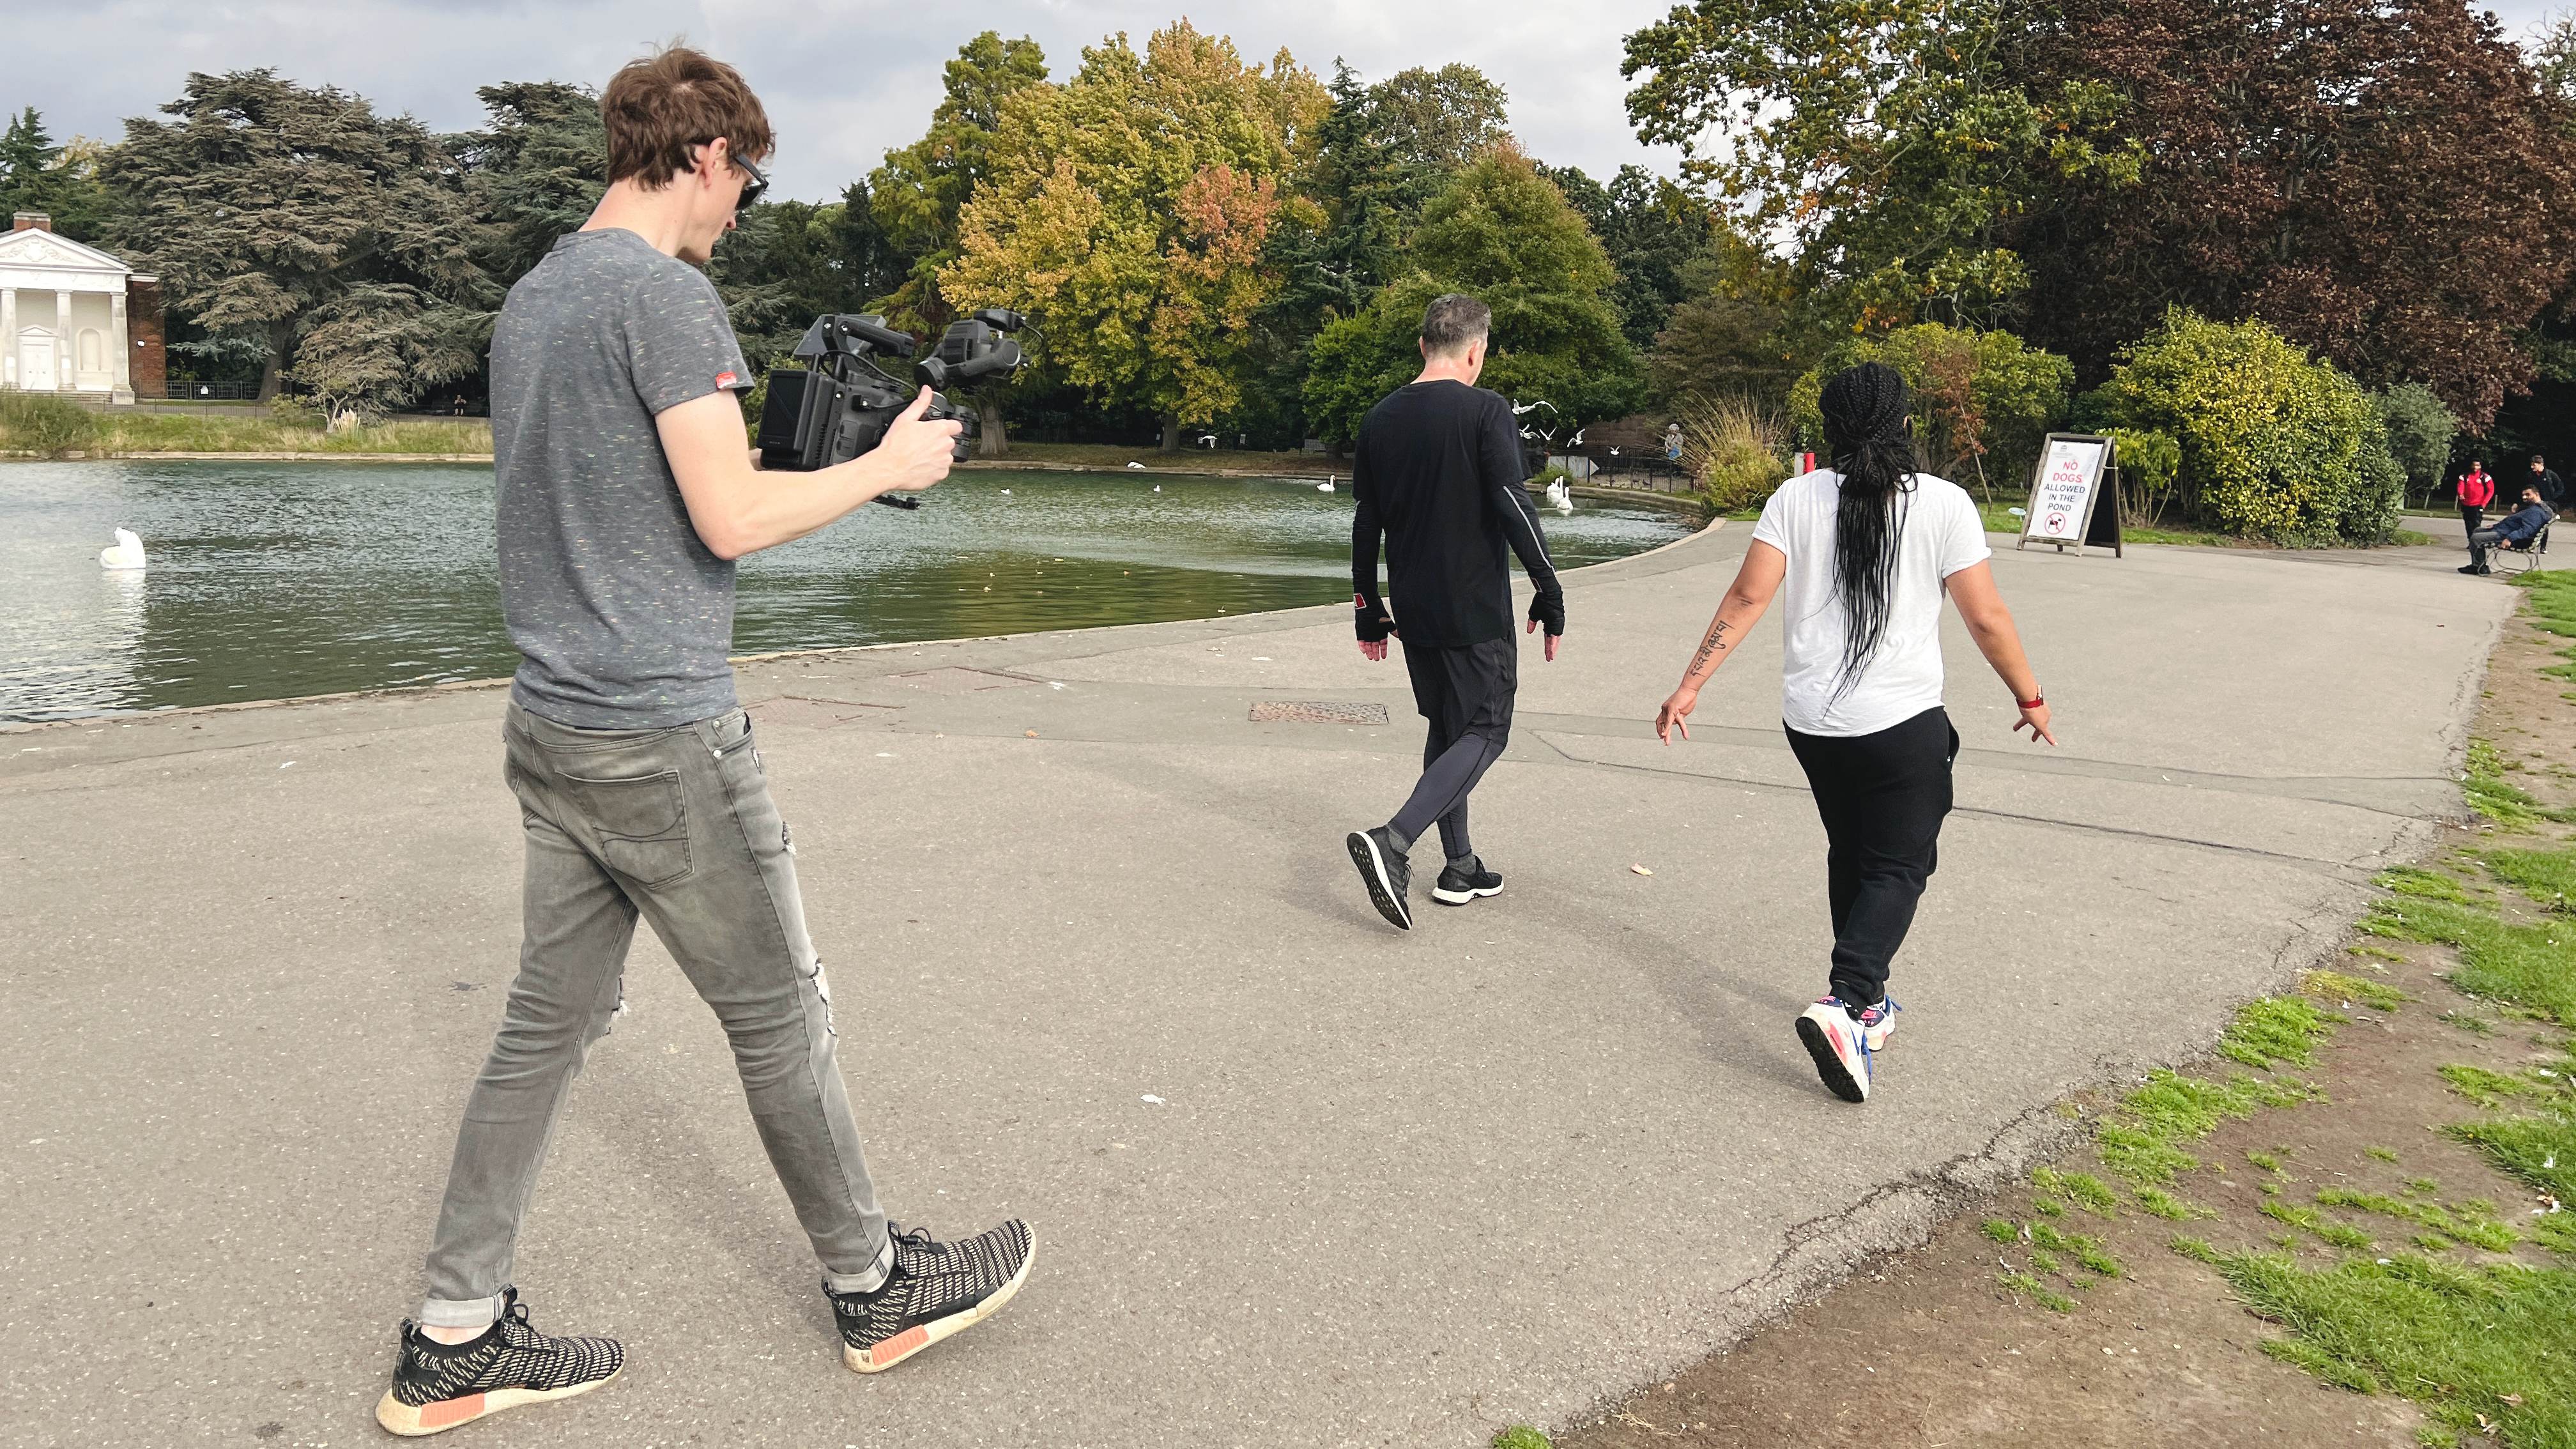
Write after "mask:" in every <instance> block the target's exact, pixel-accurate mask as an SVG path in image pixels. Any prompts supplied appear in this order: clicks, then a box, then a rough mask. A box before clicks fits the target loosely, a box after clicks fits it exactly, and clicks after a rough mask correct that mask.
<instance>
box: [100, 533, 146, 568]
mask: <svg viewBox="0 0 2576 1449" xmlns="http://www.w3.org/2000/svg"><path fill="white" fill-rule="evenodd" d="M98 566H99V567H100V568H103V569H139V568H143V567H145V566H146V564H145V561H144V558H143V540H141V539H139V538H136V537H135V536H134V530H132V529H130V528H120V529H118V530H117V531H116V547H114V548H103V549H100V550H99V551H98Z"/></svg>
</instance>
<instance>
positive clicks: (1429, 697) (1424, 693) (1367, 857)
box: [1344, 292, 1565, 931]
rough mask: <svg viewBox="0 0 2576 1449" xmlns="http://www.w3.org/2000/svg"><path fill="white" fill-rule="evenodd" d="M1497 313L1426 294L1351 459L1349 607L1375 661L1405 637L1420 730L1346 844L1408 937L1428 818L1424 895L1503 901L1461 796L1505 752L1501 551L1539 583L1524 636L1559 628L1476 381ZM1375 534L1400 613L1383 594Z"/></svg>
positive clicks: (1506, 654) (1508, 428)
mask: <svg viewBox="0 0 2576 1449" xmlns="http://www.w3.org/2000/svg"><path fill="white" fill-rule="evenodd" d="M1493 320H1494V314H1493V312H1492V311H1491V310H1490V309H1489V308H1487V307H1486V306H1485V304H1484V303H1482V302H1479V301H1477V300H1476V299H1475V298H1473V297H1467V296H1462V295H1460V294H1458V293H1455V292H1452V293H1450V294H1448V295H1446V296H1443V297H1438V298H1435V299H1433V301H1432V303H1431V305H1430V306H1429V307H1428V308H1426V309H1425V310H1424V312H1423V314H1422V342H1421V347H1422V373H1421V375H1420V376H1418V377H1416V378H1415V379H1414V380H1413V381H1412V382H1411V383H1409V384H1407V385H1406V386H1404V387H1401V388H1398V389H1397V390H1396V391H1394V392H1393V393H1390V394H1388V395H1387V397H1386V399H1385V400H1384V401H1382V402H1380V403H1379V404H1378V405H1377V406H1376V407H1374V408H1371V409H1369V414H1368V417H1367V418H1365V419H1364V420H1362V421H1361V423H1360V427H1359V437H1358V439H1357V440H1356V445H1355V447H1354V449H1353V452H1352V462H1351V493H1352V496H1353V497H1354V499H1355V500H1356V501H1357V503H1358V510H1357V512H1356V514H1355V515H1354V517H1353V520H1352V523H1351V580H1352V583H1353V585H1354V586H1355V590H1356V591H1355V592H1354V594H1353V596H1352V600H1351V602H1352V604H1353V605H1354V606H1355V608H1356V609H1357V611H1358V613H1357V621H1356V622H1357V624H1358V629H1359V641H1360V653H1362V654H1363V655H1366V656H1367V657H1368V658H1370V659H1371V660H1382V659H1384V658H1386V641H1387V639H1388V637H1389V636H1390V635H1393V636H1397V637H1400V638H1401V639H1402V640H1403V641H1404V667H1405V672H1406V673H1408V674H1410V675H1411V676H1412V678H1413V702H1414V707H1415V708H1416V709H1417V710H1419V711H1420V712H1421V715H1422V717H1423V718H1424V719H1425V720H1427V721H1429V722H1430V738H1429V740H1428V741H1427V742H1426V743H1425V744H1424V746H1423V750H1422V778H1421V780H1420V781H1419V782H1418V783H1416V784H1415V785H1414V787H1413V795H1412V798H1410V799H1408V800H1406V801H1405V803H1404V808H1403V809H1401V810H1398V811H1397V812H1396V813H1395V817H1394V818H1393V819H1391V820H1389V821H1387V823H1386V824H1384V825H1381V826H1378V827H1376V828H1375V829H1371V830H1355V831H1352V832H1351V834H1350V836H1349V838H1348V839H1347V840H1346V841H1345V842H1344V844H1345V846H1346V847H1347V848H1348V849H1349V851H1350V854H1351V863H1352V864H1353V865H1355V866H1357V867H1359V872H1360V883H1361V885H1362V886H1363V887H1365V888H1366V889H1367V891H1368V896H1369V902H1370V904H1372V905H1374V906H1376V907H1377V911H1378V914H1379V915H1381V916H1384V917H1386V919H1387V923H1388V924H1390V925H1392V926H1395V927H1397V928H1398V929H1400V930H1407V931H1409V930H1412V929H1413V905H1412V902H1411V900H1410V899H1409V898H1408V896H1409V892H1410V889H1411V884H1412V879H1413V868H1412V865H1411V863H1410V861H1409V860H1408V859H1407V856H1408V853H1409V852H1410V851H1411V850H1412V849H1413V843H1414V841H1416V840H1418V839H1420V838H1421V837H1422V835H1423V834H1424V833H1425V832H1427V831H1428V830H1430V828H1431V826H1432V823H1433V822H1434V821H1437V822H1438V823H1439V826H1440V844H1441V849H1442V851H1443V853H1444V854H1445V856H1446V859H1447V865H1446V868H1445V869H1443V870H1442V871H1441V873H1440V879H1439V881H1438V882H1437V883H1436V884H1435V885H1434V886H1433V888H1432V891H1431V898H1432V899H1433V900H1436V901H1439V902H1440V903H1441V904H1443V905H1452V906H1463V905H1465V904H1467V903H1468V902H1470V901H1473V900H1476V899H1478V898H1479V897H1482V896H1491V895H1500V894H1501V893H1502V889H1503V878H1502V877H1501V876H1500V875H1498V874H1496V873H1495V872H1493V871H1490V870H1487V869H1485V865H1484V862H1483V861H1481V860H1479V859H1478V858H1477V856H1476V850H1475V847H1474V846H1473V845H1472V844H1470V843H1469V841H1468V838H1467V795H1468V792H1470V791H1472V790H1474V789H1475V788H1476V782H1477V781H1479V780H1481V779H1483V778H1484V776H1485V771H1486V770H1487V769H1489V768H1491V767H1492V765H1493V763H1494V761H1496V760H1498V759H1500V758H1502V753H1503V746H1504V744H1505V743H1506V742H1507V741H1508V740H1509V739H1510V736H1511V728H1512V699H1513V696H1514V695H1515V694H1516V693H1517V692H1518V690H1519V687H1520V641H1519V640H1517V639H1515V638H1513V637H1512V576H1511V567H1510V564H1509V563H1508V562H1507V561H1506V560H1505V558H1504V554H1503V550H1504V548H1505V547H1506V546H1508V547H1509V548H1510V549H1511V551H1512V552H1514V553H1517V554H1519V555H1520V560H1521V568H1522V569H1523V570H1524V571H1526V572H1527V573H1528V574H1529V577H1530V583H1531V585H1532V586H1533V587H1534V588H1536V590H1537V594H1536V596H1535V597H1533V598H1532V599H1531V600H1530V606H1529V626H1528V627H1529V629H1536V628H1538V627H1539V625H1541V624H1545V625H1546V626H1547V657H1548V658H1549V659H1551V660H1552V659H1554V658H1556V641H1557V639H1558V638H1559V637H1560V636H1561V635H1563V634H1564V633H1565V590H1564V589H1563V588H1561V587H1560V586H1559V585H1558V584H1557V581H1556V566H1555V565H1554V564H1553V563H1552V562H1550V560H1549V559H1548V556H1547V538H1546V535H1544V534H1542V533H1541V532H1540V531H1539V526H1538V510H1537V509H1536V508H1535V507H1533V506H1531V504H1530V500H1529V490H1528V489H1526V488H1523V487H1522V486H1521V483H1522V481H1523V479H1524V478H1526V477H1527V476H1528V475H1527V469H1526V468H1525V467H1524V466H1523V463H1522V458H1521V441H1520V429H1519V428H1518V427H1517V426H1516V425H1515V424H1514V423H1513V421H1512V405H1511V404H1510V403H1509V402H1506V401H1504V399H1503V397H1502V396H1501V394H1499V393H1493V392H1488V391H1486V390H1485V389H1483V388H1480V387H1478V386H1476V378H1477V377H1478V376H1479V375H1480V374H1482V373H1483V371H1484V369H1485V348H1486V343H1487V340H1488V339H1487V334H1488V332H1489V331H1490V330H1491V328H1492V326H1493ZM1381 537H1383V539H1384V541H1385V547H1386V577H1387V583H1388V584H1389V586H1390V588H1389V590H1388V592H1390V593H1392V594H1393V595H1394V596H1395V597H1396V599H1398V600H1399V601H1400V604H1399V607H1400V608H1401V609H1402V611H1403V612H1402V616H1401V618H1400V619H1398V618H1396V617H1394V616H1391V615H1390V614H1389V613H1388V610H1387V605H1386V600H1385V597H1384V596H1383V595H1381V594H1380V593H1379V591H1378V572H1377V570H1378V546H1379V540H1380V539H1381ZM1524 632H1526V631H1524Z"/></svg>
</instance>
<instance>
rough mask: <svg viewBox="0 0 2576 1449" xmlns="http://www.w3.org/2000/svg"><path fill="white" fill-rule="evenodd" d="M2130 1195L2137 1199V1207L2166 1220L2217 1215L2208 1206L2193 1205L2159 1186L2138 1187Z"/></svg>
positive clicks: (2177, 1220) (2177, 1221) (2174, 1220)
mask: <svg viewBox="0 0 2576 1449" xmlns="http://www.w3.org/2000/svg"><path fill="white" fill-rule="evenodd" d="M2131 1196H2133V1197H2135V1198H2136V1199H2137V1200H2138V1206H2139V1207H2141V1208H2143V1209H2145V1210H2146V1211H2148V1212H2150V1213H2153V1214H2155V1215H2156V1216H2157V1217H2160V1218H2163V1219H2165V1220H2166V1221H2168V1222H2176V1223H2179V1222H2184V1221H2188V1220H2189V1219H2192V1218H2213V1217H2216V1216H2218V1214H2216V1213H2214V1212H2212V1211H2210V1210H2209V1209H2208V1208H2205V1207H2195V1206H2193V1205H2192V1204H2190V1203H2187V1202H2184V1201H2183V1200H2182V1199H2181V1198H2178V1197H2176V1196H2174V1195H2173V1194H2172V1193H2169V1192H2167V1191H2165V1190H2164V1189H2163V1188H2160V1187H2142V1188H2138V1189H2136V1190H2135V1191H2134V1192H2133V1193H2131Z"/></svg>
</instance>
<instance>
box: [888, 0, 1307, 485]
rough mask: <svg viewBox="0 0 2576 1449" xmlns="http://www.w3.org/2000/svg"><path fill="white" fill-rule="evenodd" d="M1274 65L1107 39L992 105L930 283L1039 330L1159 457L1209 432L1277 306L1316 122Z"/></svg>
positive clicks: (1198, 40)
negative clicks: (1267, 256) (983, 141)
mask: <svg viewBox="0 0 2576 1449" xmlns="http://www.w3.org/2000/svg"><path fill="white" fill-rule="evenodd" d="M1329 104H1330V103H1329V100H1328V98H1327V97H1326V95H1325V93H1324V89H1323V87H1322V86H1321V85H1319V84H1317V83H1316V81H1315V78H1314V77H1313V76H1312V75H1311V74H1309V73H1307V72H1306V71H1305V70H1304V69H1302V68H1300V67H1299V66H1298V65H1297V64H1296V62H1295V61H1294V60H1293V59H1292V58H1291V57H1290V56H1289V55H1288V53H1287V52H1286V51H1284V50H1283V51H1281V52H1280V53H1279V54H1278V56H1277V57H1276V58H1275V59H1274V60H1273V61H1272V62H1271V65H1270V67H1269V69H1268V70H1266V71H1265V70H1264V69H1262V68H1261V67H1259V66H1250V65H1246V64H1244V63H1243V61H1242V59H1241V58H1240V57H1239V56H1238V55H1237V54H1236V52H1235V49H1234V45H1233V43H1232V42H1231V41H1228V40H1226V39H1224V38H1222V37H1218V36H1208V35H1202V34H1201V33H1199V32H1198V31H1197V30H1195V29H1193V28H1191V26H1190V25H1189V23H1188V22H1187V21H1182V22H1179V23H1176V24H1174V25H1172V26H1170V27H1169V28H1167V29H1164V30H1161V31H1158V32H1156V33H1155V34H1154V36H1153V37H1152V39H1151V40H1149V41H1148V42H1147V44H1146V49H1145V53H1144V54H1143V55H1142V56H1139V55H1137V54H1136V52H1135V51H1133V50H1131V49H1129V47H1128V45H1127V40H1126V37H1125V36H1123V35H1121V36H1117V37H1115V38H1113V39H1111V40H1109V41H1107V42H1104V43H1103V44H1101V45H1099V46H1095V47H1089V48H1086V49H1085V50H1084V51H1083V53H1082V67H1081V69H1080V70H1079V71H1078V72H1077V73H1076V74H1075V75H1074V77H1073V78H1072V80H1071V81H1069V82H1068V83H1067V84H1065V85H1062V86H1055V85H1043V84H1034V85H1028V86H1024V87H1021V88H1020V89H1019V90H1017V91H1016V92H1014V93H1013V94H1012V95H1010V96H1009V97H1007V98H1006V99H1005V100H1004V101H1003V103H1002V108H1001V116H1000V123H999V125H998V126H997V128H996V129H995V131H994V133H993V138H992V142H991V149H990V152H989V159H988V161H987V165H988V166H989V168H990V169H989V171H988V173H987V175H986V178H985V181H984V183H983V184H982V185H980V186H978V187H977V188H976V191H975V195H974V197H973V199H972V200H970V201H969V202H968V203H967V204H966V206H965V208H964V210H963V211H962V212H961V214H960V228H961V231H960V247H959V250H960V255H959V258H958V260H957V261H955V262H954V263H952V264H950V265H949V266H948V267H946V268H944V269H942V270H941V271H940V273H939V276H938V280H939V288H940V292H941V294H942V295H943V296H945V297H947V298H948V299H950V301H951V303H952V305H955V306H959V307H961V308H962V307H967V306H975V307H985V306H1008V307H1014V308H1017V309H1019V310H1022V311H1026V312H1030V313H1033V314H1035V315H1036V316H1037V318H1038V319H1039V322H1040V324H1041V326H1042V327H1043V329H1044V331H1043V338H1042V342H1041V353H1040V355H1041V357H1042V359H1043V360H1044V361H1045V362H1046V363H1047V364H1048V365H1049V366H1050V367H1051V368H1054V369H1057V370H1059V371H1060V373H1061V375H1062V376H1063V377H1064V379H1065V380H1066V381H1068V382H1070V383H1072V384H1073V385H1075V386H1077V387H1080V388H1081V389H1083V390H1084V392H1085V393H1086V394H1088V395H1089V396H1090V397H1091V398H1092V399H1093V400H1094V401H1095V402H1097V403H1100V404H1104V405H1107V406H1113V407H1117V406H1141V407H1146V408H1150V409H1151V410H1153V411H1154V412H1155V413H1157V414H1158V415H1160V416H1161V418H1162V419H1163V446H1164V447H1165V448H1166V449H1172V448H1177V447H1178V446H1179V443H1180V429H1181V425H1182V424H1184V423H1200V424H1213V423H1218V422H1221V421H1222V420H1223V419H1224V418H1225V417H1226V416H1227V415H1228V414H1230V413H1232V412H1233V411H1234V410H1235V409H1236V408H1237V407H1238V406H1239V405H1240V404H1241V403H1242V401H1243V392H1244V387H1245V385H1246V383H1247V382H1248V381H1250V380H1251V378H1252V377H1253V375H1254V373H1255V370H1256V369H1255V362H1256V353H1255V350H1254V338H1253V335H1252V326H1251V324H1252V321H1253V319H1254V317H1255V316H1256V315H1257V314H1258V313H1260V312H1261V311H1262V310H1263V309H1264V308H1265V307H1266V306H1267V305H1268V304H1269V302H1270V301H1271V300H1272V299H1273V298H1275V297H1276V296H1277V295H1278V292H1279V288H1280V285H1281V277H1280V275H1279V273H1278V272H1277V271H1276V270H1275V269H1274V268H1273V267H1271V266H1269V265H1267V264H1266V263H1265V262H1264V259H1263V258H1264V248H1265V243H1266V242H1267V240H1268V237H1269V234H1270V230H1271V228H1272V226H1273V225H1274V224H1276V222H1277V221H1278V219H1279V218H1280V216H1281V215H1282V214H1283V213H1285V212H1290V211H1292V210H1294V211H1307V212H1310V213H1311V209H1312V207H1313V203H1311V202H1308V201H1305V200H1302V199H1301V198H1298V197H1297V196H1296V195H1295V188H1296V185H1297V183H1298V182H1299V181H1301V180H1302V179H1303V178H1302V176H1301V175H1300V164H1299V158H1300V157H1301V156H1303V155H1306V154H1309V153H1311V151H1312V141H1311V139H1310V138H1309V137H1308V136H1307V134H1306V133H1307V132H1308V131H1309V130H1310V129H1311V128H1312V127H1313V126H1314V125H1315V124H1316V123H1317V122H1319V121H1320V120H1322V118H1323V116H1324V114H1325V113H1326V111H1327V110H1328V109H1329Z"/></svg>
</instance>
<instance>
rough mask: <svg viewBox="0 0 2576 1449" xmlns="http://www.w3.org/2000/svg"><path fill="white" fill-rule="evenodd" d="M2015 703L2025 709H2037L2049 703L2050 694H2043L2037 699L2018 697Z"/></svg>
mask: <svg viewBox="0 0 2576 1449" xmlns="http://www.w3.org/2000/svg"><path fill="white" fill-rule="evenodd" d="M2013 703H2015V704H2017V705H2020V706H2021V707H2022V708H2023V709H2037V708H2039V707H2040V706H2041V705H2043V704H2046V703H2048V696H2046V695H2041V696H2040V697H2039V698H2037V699H2016V700H2014V701H2013Z"/></svg>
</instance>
